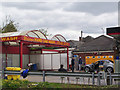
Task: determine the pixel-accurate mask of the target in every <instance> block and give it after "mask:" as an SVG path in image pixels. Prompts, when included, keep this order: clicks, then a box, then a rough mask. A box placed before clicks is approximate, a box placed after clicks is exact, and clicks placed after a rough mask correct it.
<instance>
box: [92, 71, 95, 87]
mask: <svg viewBox="0 0 120 90" xmlns="http://www.w3.org/2000/svg"><path fill="white" fill-rule="evenodd" d="M94 76H95V73H94V72H92V85H94V84H95V77H94Z"/></svg>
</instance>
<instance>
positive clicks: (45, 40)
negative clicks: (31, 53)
mask: <svg viewBox="0 0 120 90" xmlns="http://www.w3.org/2000/svg"><path fill="white" fill-rule="evenodd" d="M17 40H23V41H28V42H37V43H42V44H52V45H61V46H69V45H70V44H69V43H67V42H60V41H54V40H48V39H42V38H34V37H28V36H11V37H2V38H0V41H2V42H9V41H17Z"/></svg>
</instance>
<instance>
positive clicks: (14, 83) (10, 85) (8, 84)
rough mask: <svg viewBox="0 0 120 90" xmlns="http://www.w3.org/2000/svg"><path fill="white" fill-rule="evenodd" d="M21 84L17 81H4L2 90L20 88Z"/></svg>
mask: <svg viewBox="0 0 120 90" xmlns="http://www.w3.org/2000/svg"><path fill="white" fill-rule="evenodd" d="M20 86H21V84H20V82H18V81H17V80H3V82H2V88H20Z"/></svg>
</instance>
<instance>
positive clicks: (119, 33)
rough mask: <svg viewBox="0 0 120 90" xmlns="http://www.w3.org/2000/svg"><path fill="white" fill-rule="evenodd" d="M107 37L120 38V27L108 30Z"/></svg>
mask: <svg viewBox="0 0 120 90" xmlns="http://www.w3.org/2000/svg"><path fill="white" fill-rule="evenodd" d="M107 35H109V36H112V37H114V38H120V27H111V28H107Z"/></svg>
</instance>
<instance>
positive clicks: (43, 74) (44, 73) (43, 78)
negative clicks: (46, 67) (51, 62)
mask: <svg viewBox="0 0 120 90" xmlns="http://www.w3.org/2000/svg"><path fill="white" fill-rule="evenodd" d="M43 82H45V71H43Z"/></svg>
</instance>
